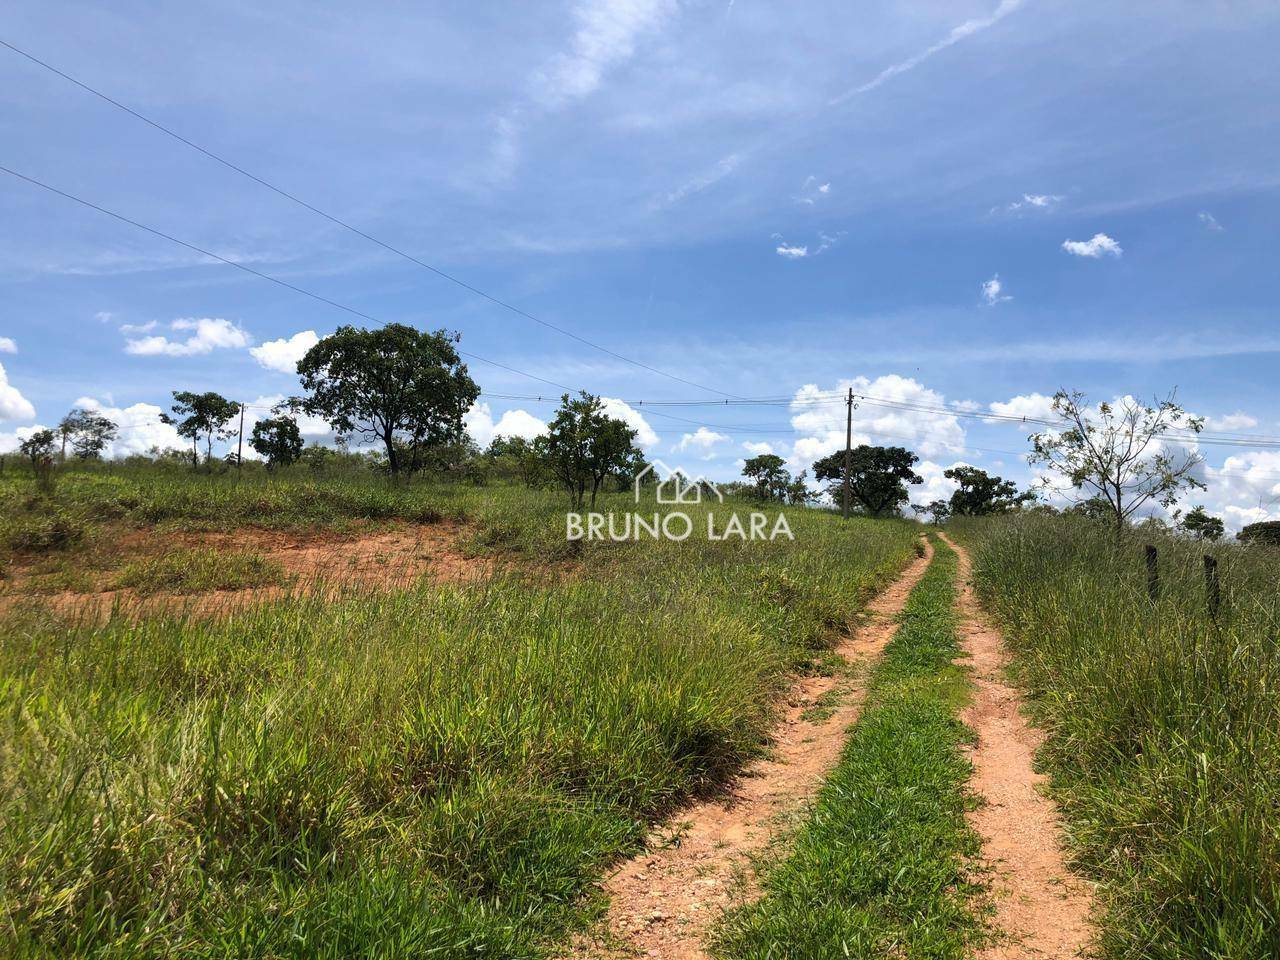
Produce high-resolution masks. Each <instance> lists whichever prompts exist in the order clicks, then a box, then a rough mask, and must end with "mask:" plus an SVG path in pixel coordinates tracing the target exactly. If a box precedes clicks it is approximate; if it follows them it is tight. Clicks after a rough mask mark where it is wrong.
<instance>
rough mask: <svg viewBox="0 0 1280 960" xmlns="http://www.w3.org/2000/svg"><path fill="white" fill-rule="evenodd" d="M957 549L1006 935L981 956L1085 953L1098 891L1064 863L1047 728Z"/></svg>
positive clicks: (980, 790) (1018, 959)
mask: <svg viewBox="0 0 1280 960" xmlns="http://www.w3.org/2000/svg"><path fill="white" fill-rule="evenodd" d="M943 539H944V540H947V543H948V544H950V545H951V547H952V548H953V549H954V550H955V551H956V553H957V555H958V556H959V566H960V578H961V581H962V589H961V592H960V598H959V607H960V613H961V618H962V620H961V627H960V633H961V642H962V644H963V646H964V649H965V651H966V652H967V653H968V655H969V657H970V658H971V660H970V667H971V670H972V681H973V687H974V696H973V701H972V703H971V704H970V705H969V707H968V708H966V710H965V711H964V713H963V715H962V717H961V719H963V720H964V722H965V723H966V724H967V725H968V726H969V727H970V728H971V729H972V730H973V731H974V733H975V734H976V736H977V743H976V745H975V746H974V747H972V748H971V749H970V753H969V758H970V760H971V762H972V763H973V777H972V779H971V780H970V782H969V787H970V789H971V790H972V791H973V792H974V793H975V794H976V795H977V796H978V797H980V798H981V800H982V801H983V803H982V804H981V805H980V806H979V807H978V808H977V809H975V810H974V811H972V813H971V814H970V818H969V819H970V822H971V823H972V824H973V826H974V829H976V830H977V832H978V834H979V835H980V836H981V837H982V845H983V857H984V859H985V860H986V861H987V862H988V864H989V865H990V867H991V870H992V874H993V894H994V897H995V920H994V923H995V927H996V930H997V933H998V939H997V940H996V941H995V942H993V943H992V944H990V945H989V946H987V947H986V948H984V949H983V950H981V951H980V952H979V954H978V957H979V960H1031V958H1036V960H1067V958H1071V957H1078V956H1081V955H1083V954H1084V953H1085V951H1086V949H1087V947H1088V944H1089V942H1090V939H1091V935H1092V932H1093V926H1092V923H1091V921H1090V917H1091V915H1092V913H1093V909H1094V897H1093V891H1092V890H1091V889H1090V888H1089V886H1088V885H1087V884H1086V883H1085V882H1084V881H1083V880H1082V879H1080V878H1079V877H1078V876H1076V875H1075V874H1073V873H1072V872H1071V871H1070V870H1069V869H1068V868H1067V864H1066V859H1065V857H1064V855H1063V846H1062V821H1061V818H1060V816H1059V815H1058V811H1057V809H1056V807H1055V806H1054V804H1053V802H1052V801H1051V800H1050V799H1049V798H1048V797H1047V796H1045V794H1044V793H1043V792H1042V791H1043V789H1044V786H1045V783H1046V780H1047V778H1046V777H1045V776H1044V775H1042V774H1040V773H1038V772H1036V770H1035V766H1034V763H1035V755H1036V751H1037V750H1038V749H1039V747H1040V745H1041V743H1042V742H1043V734H1042V733H1041V732H1040V731H1039V730H1038V729H1037V728H1035V727H1033V726H1031V724H1029V723H1028V722H1027V720H1026V719H1025V718H1024V716H1023V714H1022V711H1021V709H1020V707H1021V698H1020V697H1019V695H1018V691H1017V690H1016V689H1015V688H1014V687H1012V686H1011V685H1010V684H1009V683H1008V682H1007V681H1006V680H1005V679H1004V675H1005V669H1006V667H1007V664H1008V659H1007V655H1006V653H1005V649H1004V641H1003V639H1002V638H1001V636H1000V634H999V632H998V631H996V630H994V629H993V628H992V627H991V626H990V625H988V624H987V623H986V622H985V620H984V619H983V618H982V614H981V612H980V611H979V609H978V605H977V601H976V600H975V599H974V596H973V588H972V586H971V585H970V583H969V576H970V569H971V567H970V562H969V556H968V554H967V553H966V552H965V551H964V550H962V549H961V548H960V547H958V546H956V545H955V544H954V543H952V542H951V541H950V540H949V539H947V538H946V537H944V538H943Z"/></svg>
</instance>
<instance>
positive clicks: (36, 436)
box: [18, 429, 57, 472]
mask: <svg viewBox="0 0 1280 960" xmlns="http://www.w3.org/2000/svg"><path fill="white" fill-rule="evenodd" d="M56 444H57V436H56V434H54V432H53V431H52V430H47V429H46V430H37V431H36V432H35V433H33V434H31V436H29V437H27V439H25V440H23V441H22V442H21V443H20V444H18V452H19V453H21V454H22V455H23V456H24V457H26V458H27V459H28V460H30V461H31V469H32V470H35V471H37V472H39V471H40V470H41V469H42V468H43V467H45V466H48V465H49V464H52V462H53V451H54V447H55V446H56Z"/></svg>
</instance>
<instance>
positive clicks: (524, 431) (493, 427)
mask: <svg viewBox="0 0 1280 960" xmlns="http://www.w3.org/2000/svg"><path fill="white" fill-rule="evenodd" d="M462 423H463V425H464V426H465V427H466V429H467V433H469V434H471V439H472V440H474V441H475V442H476V443H478V444H479V445H480V446H481V447H487V446H488V445H489V444H490V443H492V442H493V440H494V439H496V438H497V437H523V438H524V439H526V440H532V439H533V438H534V437H538V436H541V435H542V434H544V433H546V432H547V425H546V424H545V423H543V422H542V421H541V420H539V419H538V418H537V417H535V416H534V415H533V414H531V413H528V412H527V411H525V410H508V411H506V412H505V413H503V414H502V416H501V417H499V418H498V420H497V422H495V421H494V419H493V411H492V410H490V409H489V405H488V404H487V403H476V404H473V405H472V407H471V409H470V410H468V411H467V412H466V414H465V415H464V416H463V418H462Z"/></svg>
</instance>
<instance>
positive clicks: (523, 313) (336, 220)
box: [0, 39, 733, 397]
mask: <svg viewBox="0 0 1280 960" xmlns="http://www.w3.org/2000/svg"><path fill="white" fill-rule="evenodd" d="M0 45H3V46H4V47H6V48H8V49H9V50H11V51H13V52H14V53H16V54H18V55H19V56H21V57H25V58H26V59H27V60H29V61H31V62H32V63H34V64H37V65H38V66H41V67H43V68H44V69H46V70H48V71H50V72H51V73H53V74H56V75H57V76H59V77H61V78H62V79H64V80H66V81H68V82H69V83H73V84H75V85H76V86H77V87H79V88H80V89H82V90H84V91H86V92H88V93H91V94H93V95H94V96H95V97H98V98H99V99H101V100H103V101H105V102H106V103H109V104H111V106H113V107H116V108H117V109H119V110H123V111H124V112H125V113H127V114H129V115H130V116H131V117H134V118H135V119H137V120H141V121H142V122H143V123H145V124H147V125H148V126H150V127H152V128H154V129H156V130H159V131H160V132H161V133H163V134H165V135H166V136H169V137H172V138H173V139H174V140H177V141H178V142H179V143H182V144H184V145H186V146H188V147H190V148H191V149H192V150H195V151H196V152H198V153H200V154H203V155H204V156H206V157H208V158H209V159H210V160H213V161H215V162H217V163H220V164H222V165H223V166H224V167H226V168H227V169H229V170H233V171H235V172H236V173H238V174H240V175H241V176H244V177H247V178H248V179H250V180H252V181H253V182H254V183H257V184H259V185H260V186H263V187H265V188H266V189H268V190H270V191H272V192H273V193H275V194H278V195H279V196H281V197H284V198H285V199H286V200H289V201H291V202H293V203H296V204H298V205H299V206H301V207H304V208H306V209H307V210H310V211H311V212H312V213H314V214H316V215H317V216H320V217H323V218H324V219H326V220H328V221H329V222H330V223H332V224H334V225H336V226H339V227H341V228H342V229H344V230H346V231H348V232H350V233H353V234H355V235H356V236H358V237H361V238H363V239H365V240H367V241H369V242H370V243H373V244H376V245H377V246H379V247H381V248H382V249H384V250H386V251H388V252H389V253H393V254H395V255H396V256H398V257H401V258H402V259H404V260H407V261H409V262H410V263H413V264H416V265H417V266H419V267H422V268H423V269H425V270H429V271H431V272H432V273H433V274H435V275H436V276H438V277H440V278H441V279H443V280H448V281H449V282H450V283H453V284H456V285H457V286H459V287H461V288H462V289H464V290H467V291H469V292H470V293H473V294H475V295H476V296H478V297H483V298H484V299H485V300H488V301H489V302H490V303H492V304H495V305H496V306H499V307H502V308H503V309H505V310H509V311H511V312H512V313H514V314H516V315H517V316H520V317H524V318H525V319H526V320H532V321H533V322H534V323H537V324H540V325H542V326H544V327H546V328H547V329H548V330H554V331H555V332H556V333H559V334H561V335H563V336H566V337H569V338H571V339H573V340H576V341H578V342H579V343H581V344H584V345H586V346H588V347H591V348H592V349H594V350H599V351H600V352H601V353H604V354H607V355H608V356H611V357H613V358H614V359H615V360H621V361H623V362H624V363H630V364H632V365H633V366H636V367H639V368H641V369H642V370H647V371H649V372H650V373H655V374H657V375H658V376H661V377H666V378H667V379H669V380H674V381H676V382H677V383H683V384H685V385H686V386H690V387H696V388H697V389H699V390H706V391H707V392H708V393H718V394H720V395H721V396H723V397H733V394H731V393H726V392H725V391H723V390H719V389H717V388H715V387H708V386H706V385H705V384H702V383H698V382H696V381H694V380H686V379H685V378H684V377H679V376H676V375H675V374H673V373H667V372H666V371H665V370H660V369H658V368H657V367H654V366H650V365H649V364H647V363H643V362H642V361H640V360H636V359H634V358H632V357H628V356H625V355H623V354H621V353H618V352H617V351H615V350H610V349H609V348H608V347H605V346H602V345H601V344H598V343H596V342H594V341H592V340H588V339H587V338H586V337H583V336H581V335H579V334H576V333H574V332H573V331H572V330H566V329H565V328H564V327H560V326H557V325H556V324H554V323H551V322H550V321H547V320H543V319H542V318H541V317H537V316H535V315H534V314H532V313H529V312H528V311H527V310H523V309H521V308H520V307H517V306H515V305H514V304H512V303H509V302H508V301H506V300H503V299H502V298H500V297H496V296H494V295H493V294H491V293H487V292H485V291H484V290H481V289H480V288H479V287H477V286H475V285H473V284H470V283H467V282H466V281H465V280H462V279H460V278H459V277H456V276H454V275H453V274H450V273H446V272H445V271H444V270H441V269H440V268H439V267H435V266H432V265H431V264H430V263H427V262H426V261H425V260H422V259H420V258H419V257H416V256H414V255H413V254H411V253H408V252H406V251H404V250H401V249H400V248H399V247H396V246H393V245H392V244H390V243H387V242H386V241H385V240H380V239H379V238H377V237H375V236H373V235H372V234H370V233H368V232H366V231H364V230H361V229H360V228H359V227H356V226H353V225H352V224H350V223H348V222H347V221H345V220H343V219H342V218H340V217H337V216H335V215H333V214H331V213H328V212H327V211H325V210H322V209H320V208H319V207H317V206H315V205H314V204H311V203H308V202H307V201H306V200H303V199H302V198H301V197H298V196H296V195H294V194H292V193H290V192H289V191H287V190H285V189H283V188H282V187H278V186H276V185H275V184H274V183H271V182H270V181H268V180H265V179H263V178H262V177H260V176H258V175H257V174H255V173H250V172H249V171H248V170H246V169H244V168H243V167H241V166H239V165H237V164H235V163H233V162H232V161H230V160H228V159H226V158H225V157H222V156H220V155H218V154H217V153H214V152H213V151H212V150H210V149H208V148H207V147H202V146H201V145H200V144H198V143H196V142H195V141H193V140H189V139H187V138H186V137H184V136H182V135H181V134H180V133H177V132H175V131H173V130H170V129H169V128H168V127H166V126H165V125H164V124H162V123H159V122H158V121H156V120H152V119H151V118H150V117H148V116H146V115H145V114H142V113H139V112H138V111H137V110H134V109H133V108H132V107H129V106H127V105H125V104H123V103H121V102H120V101H119V100H116V99H114V98H113V97H110V96H108V95H107V94H105V93H103V92H102V91H101V90H98V89H96V88H94V87H92V86H90V85H89V84H87V83H85V82H84V81H83V80H78V79H76V78H75V77H73V76H71V75H70V74H68V73H66V72H64V71H62V70H60V69H58V68H57V67H55V66H54V65H53V64H51V63H48V62H47V61H45V60H41V59H40V58H39V57H37V56H35V55H34V54H31V53H28V52H27V51H25V50H22V49H20V48H19V47H16V46H14V45H13V44H12V43H9V42H8V41H7V40H3V39H0ZM535 379H536V378H535Z"/></svg>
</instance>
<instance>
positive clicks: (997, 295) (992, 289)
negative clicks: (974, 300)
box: [982, 273, 1013, 307]
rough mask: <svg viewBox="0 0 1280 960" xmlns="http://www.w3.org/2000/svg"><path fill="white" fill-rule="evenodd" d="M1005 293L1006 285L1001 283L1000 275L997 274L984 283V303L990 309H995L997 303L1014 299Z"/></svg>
mask: <svg viewBox="0 0 1280 960" xmlns="http://www.w3.org/2000/svg"><path fill="white" fill-rule="evenodd" d="M1003 291H1004V285H1003V284H1002V283H1001V282H1000V274H998V273H997V274H996V275H995V276H993V277H992V278H991V279H990V280H984V281H983V282H982V302H983V303H985V304H986V305H987V306H988V307H994V306H995V305H996V304H997V303H1004V302H1005V301H1006V300H1012V299H1013V297H1011V296H1009V295H1008V294H1006V293H1004V292H1003Z"/></svg>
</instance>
